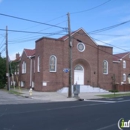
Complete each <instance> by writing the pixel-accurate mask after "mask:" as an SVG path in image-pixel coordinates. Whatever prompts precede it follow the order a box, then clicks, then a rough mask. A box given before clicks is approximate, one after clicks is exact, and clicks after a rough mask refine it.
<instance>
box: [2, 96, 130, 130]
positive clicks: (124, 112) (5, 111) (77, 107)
mask: <svg viewBox="0 0 130 130" xmlns="http://www.w3.org/2000/svg"><path fill="white" fill-rule="evenodd" d="M120 118H124V119H125V120H129V119H130V97H125V98H124V97H123V98H116V99H114V100H112V99H111V100H110V99H109V100H106V99H102V100H101V99H100V100H92V101H91V100H90V101H74V102H57V103H56V102H55V103H37V104H36V103H35V104H13V105H0V130H118V127H117V122H118V120H119V119H120Z"/></svg>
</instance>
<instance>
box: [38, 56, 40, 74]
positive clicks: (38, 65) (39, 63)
mask: <svg viewBox="0 0 130 130" xmlns="http://www.w3.org/2000/svg"><path fill="white" fill-rule="evenodd" d="M37 72H40V56H38V57H37Z"/></svg>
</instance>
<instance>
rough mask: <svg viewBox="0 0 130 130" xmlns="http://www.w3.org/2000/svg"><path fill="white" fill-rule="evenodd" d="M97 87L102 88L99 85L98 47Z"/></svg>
mask: <svg viewBox="0 0 130 130" xmlns="http://www.w3.org/2000/svg"><path fill="white" fill-rule="evenodd" d="M97 87H99V88H100V85H99V46H97Z"/></svg>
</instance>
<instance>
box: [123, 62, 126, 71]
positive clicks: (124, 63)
mask: <svg viewBox="0 0 130 130" xmlns="http://www.w3.org/2000/svg"><path fill="white" fill-rule="evenodd" d="M123 68H124V69H125V68H126V61H125V60H123Z"/></svg>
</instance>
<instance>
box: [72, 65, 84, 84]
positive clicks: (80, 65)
mask: <svg viewBox="0 0 130 130" xmlns="http://www.w3.org/2000/svg"><path fill="white" fill-rule="evenodd" d="M77 66H80V67H81V68H82V70H76V69H75V68H76V67H77ZM75 68H74V84H76V83H77V81H76V80H75V73H76V72H83V84H81V85H84V67H83V66H82V65H80V64H77V65H76V66H75ZM77 84H78V83H77Z"/></svg>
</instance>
